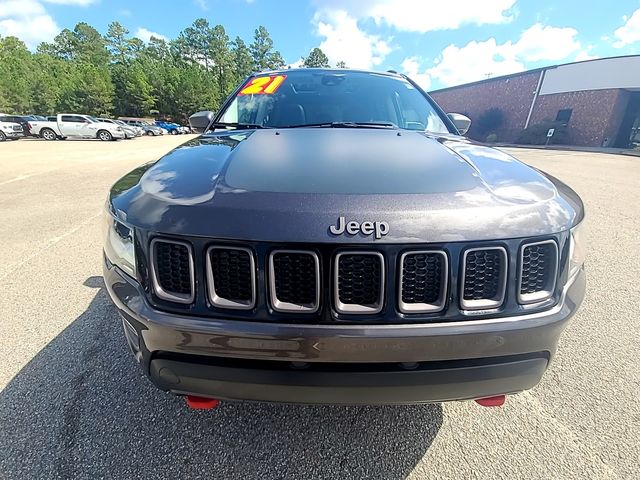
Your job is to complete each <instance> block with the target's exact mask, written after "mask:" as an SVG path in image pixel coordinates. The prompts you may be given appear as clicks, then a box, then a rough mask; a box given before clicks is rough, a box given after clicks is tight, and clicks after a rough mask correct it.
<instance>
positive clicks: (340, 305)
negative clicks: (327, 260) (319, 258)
mask: <svg viewBox="0 0 640 480" xmlns="http://www.w3.org/2000/svg"><path fill="white" fill-rule="evenodd" d="M384 275H385V271H384V257H383V256H382V254H381V253H379V252H342V253H338V254H337V255H336V258H335V266H334V277H335V278H334V288H335V292H334V295H335V306H336V310H337V311H338V312H339V313H352V314H366V313H369V314H371V313H379V312H380V311H381V310H382V306H383V304H384Z"/></svg>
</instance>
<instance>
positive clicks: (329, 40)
mask: <svg viewBox="0 0 640 480" xmlns="http://www.w3.org/2000/svg"><path fill="white" fill-rule="evenodd" d="M313 22H314V23H315V25H316V33H317V34H318V35H319V36H321V37H324V40H322V42H321V43H320V48H321V49H322V51H323V52H324V53H325V54H326V55H327V57H329V61H330V62H331V63H332V64H335V63H337V62H339V61H343V62H345V63H346V64H347V66H348V67H350V68H372V67H375V66H377V65H380V64H381V63H382V62H383V60H384V59H385V57H386V56H387V55H388V54H389V53H390V52H391V46H390V45H389V41H390V40H391V39H388V40H385V39H382V38H381V37H379V36H378V35H371V34H368V33H366V32H365V31H363V30H362V29H360V27H359V26H358V21H357V20H356V19H355V18H353V17H351V16H350V15H349V14H348V13H347V12H346V11H344V10H322V11H320V12H317V13H316V15H315V16H314V19H313Z"/></svg>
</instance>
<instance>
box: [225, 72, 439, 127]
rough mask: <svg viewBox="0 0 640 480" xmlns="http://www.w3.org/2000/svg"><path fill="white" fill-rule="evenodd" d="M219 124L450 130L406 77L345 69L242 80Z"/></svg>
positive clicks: (263, 76) (290, 73)
mask: <svg viewBox="0 0 640 480" xmlns="http://www.w3.org/2000/svg"><path fill="white" fill-rule="evenodd" d="M220 123H239V124H249V125H259V126H263V127H299V126H304V125H318V124H331V123H334V124H364V125H369V126H375V125H376V124H380V125H387V126H389V125H390V126H393V127H397V128H402V129H407V130H426V131H430V132H436V133H449V130H448V129H447V126H446V125H445V123H444V122H443V121H442V119H441V118H440V116H439V115H438V113H437V112H436V110H435V109H434V107H433V106H432V105H431V103H429V101H428V100H427V99H426V98H425V96H424V95H423V94H422V93H421V92H419V91H418V90H417V89H416V88H415V87H414V86H413V85H412V84H411V83H410V82H408V81H407V80H405V79H403V78H400V77H395V76H390V75H383V74H374V73H364V72H349V71H326V70H322V71H314V70H307V71H291V72H286V73H283V74H279V75H262V76H258V77H254V78H252V79H251V80H250V81H249V83H248V84H247V85H245V86H244V87H243V88H242V89H241V90H240V92H239V93H238V94H237V96H236V97H235V98H234V99H233V101H232V103H231V104H230V105H229V106H228V108H227V109H226V110H225V111H224V113H223V115H222V116H221V117H220Z"/></svg>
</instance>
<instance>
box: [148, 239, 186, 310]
mask: <svg viewBox="0 0 640 480" xmlns="http://www.w3.org/2000/svg"><path fill="white" fill-rule="evenodd" d="M151 258H152V259H153V261H152V262H151V267H152V268H151V275H152V280H153V287H154V291H155V293H156V295H157V296H158V297H159V298H162V299H163V300H169V301H172V302H178V303H192V302H193V300H194V296H195V277H194V274H195V272H194V266H193V251H192V249H191V245H189V244H188V243H185V242H180V241H177V240H166V239H158V238H154V239H153V240H152V241H151Z"/></svg>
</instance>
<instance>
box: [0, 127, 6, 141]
mask: <svg viewBox="0 0 640 480" xmlns="http://www.w3.org/2000/svg"><path fill="white" fill-rule="evenodd" d="M6 139H7V136H6V135H5V134H4V132H3V131H2V130H0V142H4V141H5V140H6Z"/></svg>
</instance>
